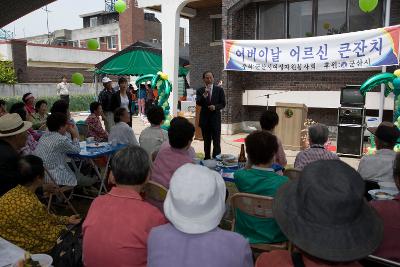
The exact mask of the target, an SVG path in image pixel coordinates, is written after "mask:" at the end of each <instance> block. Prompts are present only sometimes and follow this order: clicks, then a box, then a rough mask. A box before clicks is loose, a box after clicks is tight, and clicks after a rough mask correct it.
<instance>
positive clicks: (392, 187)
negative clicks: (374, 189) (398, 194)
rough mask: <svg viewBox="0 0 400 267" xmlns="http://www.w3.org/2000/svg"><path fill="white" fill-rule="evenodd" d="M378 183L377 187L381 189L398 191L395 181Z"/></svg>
mask: <svg viewBox="0 0 400 267" xmlns="http://www.w3.org/2000/svg"><path fill="white" fill-rule="evenodd" d="M378 185H379V188H380V189H383V190H392V191H398V190H397V186H396V183H394V182H379V183H378Z"/></svg>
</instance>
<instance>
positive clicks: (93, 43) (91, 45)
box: [87, 39, 99, 50]
mask: <svg viewBox="0 0 400 267" xmlns="http://www.w3.org/2000/svg"><path fill="white" fill-rule="evenodd" d="M87 47H88V48H89V49H90V50H97V49H99V42H97V40H96V39H89V41H88V42H87Z"/></svg>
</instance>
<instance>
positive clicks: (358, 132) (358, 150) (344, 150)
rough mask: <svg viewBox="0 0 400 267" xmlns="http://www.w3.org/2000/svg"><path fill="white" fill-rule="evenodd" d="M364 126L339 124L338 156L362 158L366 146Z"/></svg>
mask: <svg viewBox="0 0 400 267" xmlns="http://www.w3.org/2000/svg"><path fill="white" fill-rule="evenodd" d="M363 137H364V126H363V125H356V124H352V125H348V124H342V125H341V124H339V125H338V133H337V154H338V155H339V156H356V157H361V156H362V154H363V146H364V138H363Z"/></svg>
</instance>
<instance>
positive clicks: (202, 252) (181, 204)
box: [147, 163, 253, 267]
mask: <svg viewBox="0 0 400 267" xmlns="http://www.w3.org/2000/svg"><path fill="white" fill-rule="evenodd" d="M225 189H226V188H225V182H224V180H223V179H222V177H221V175H219V174H218V173H217V172H215V171H211V170H209V169H208V168H206V167H203V166H199V165H194V164H190V163H188V164H185V165H183V166H182V167H180V168H179V169H178V170H176V172H175V173H174V175H173V176H172V179H171V184H170V188H169V191H168V193H167V198H166V200H165V202H164V212H165V216H166V217H167V219H168V220H169V221H170V223H168V224H165V225H162V226H158V227H155V228H153V229H152V230H151V232H150V236H149V240H148V242H149V244H148V250H147V251H148V266H150V267H163V266H191V267H197V266H198V267H200V266H207V267H214V266H215V267H220V266H229V267H250V266H253V258H252V253H251V250H250V246H249V243H248V242H247V241H246V239H244V238H243V237H242V236H241V235H239V234H236V233H233V232H230V231H225V230H222V229H220V228H219V227H218V225H219V223H220V221H221V219H222V216H223V215H224V212H225V193H226V191H225Z"/></svg>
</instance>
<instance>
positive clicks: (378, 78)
mask: <svg viewBox="0 0 400 267" xmlns="http://www.w3.org/2000/svg"><path fill="white" fill-rule="evenodd" d="M396 77H397V76H396V75H394V74H393V73H388V72H384V73H379V74H376V75H374V76H372V77H370V78H369V79H368V80H366V81H365V82H364V83H363V84H362V85H361V87H360V92H361V94H363V95H365V94H366V93H367V92H368V91H371V90H372V89H373V88H374V87H376V86H378V85H380V84H381V83H384V84H388V83H389V82H393V80H394V79H395V78H396ZM389 91H390V89H389Z"/></svg>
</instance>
